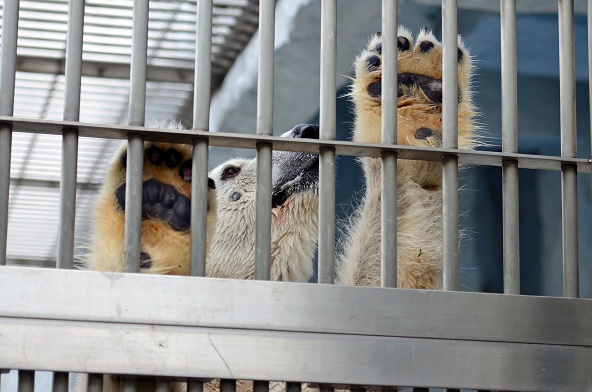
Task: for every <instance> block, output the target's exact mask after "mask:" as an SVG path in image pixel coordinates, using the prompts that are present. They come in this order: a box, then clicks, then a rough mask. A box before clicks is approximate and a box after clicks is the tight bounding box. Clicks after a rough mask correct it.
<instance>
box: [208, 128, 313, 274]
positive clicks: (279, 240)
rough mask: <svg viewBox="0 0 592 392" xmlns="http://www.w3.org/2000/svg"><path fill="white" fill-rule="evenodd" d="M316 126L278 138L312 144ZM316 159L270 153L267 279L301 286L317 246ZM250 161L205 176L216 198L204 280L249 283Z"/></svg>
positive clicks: (252, 189) (252, 163)
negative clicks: (215, 219) (212, 184)
mask: <svg viewBox="0 0 592 392" xmlns="http://www.w3.org/2000/svg"><path fill="white" fill-rule="evenodd" d="M318 135H319V128H318V126H316V125H298V126H296V127H294V128H293V129H292V130H291V131H289V132H287V133H285V134H284V135H282V136H283V137H292V138H309V139H318ZM318 162H319V158H318V155H317V154H308V153H296V152H288V151H274V152H273V155H272V190H271V191H272V206H271V207H272V226H271V230H272V232H271V271H270V277H271V280H277V281H290V282H307V281H308V280H309V279H310V277H311V276H312V274H313V265H312V260H313V258H314V251H315V248H316V243H317V221H318V198H317V196H318V195H317V192H318V179H319V163H318ZM256 172H257V162H256V160H255V159H240V158H239V159H231V160H229V161H227V162H225V163H223V164H221V165H219V166H218V167H216V168H215V169H214V170H212V171H211V172H210V177H211V178H212V179H214V181H215V182H216V191H217V194H218V197H217V199H218V224H217V227H216V235H215V236H214V241H213V243H212V247H211V251H210V253H209V256H208V259H207V262H206V275H208V276H214V277H219V278H234V279H253V277H254V272H255V268H254V267H255V264H254V260H255V220H254V219H255V180H256Z"/></svg>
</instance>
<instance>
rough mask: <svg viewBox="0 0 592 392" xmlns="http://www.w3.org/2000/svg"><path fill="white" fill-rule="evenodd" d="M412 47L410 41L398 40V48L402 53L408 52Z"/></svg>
mask: <svg viewBox="0 0 592 392" xmlns="http://www.w3.org/2000/svg"><path fill="white" fill-rule="evenodd" d="M410 46H411V45H410V43H409V40H408V39H407V38H406V37H399V38H397V47H398V48H399V50H400V51H401V52H406V51H408V50H409V47H410Z"/></svg>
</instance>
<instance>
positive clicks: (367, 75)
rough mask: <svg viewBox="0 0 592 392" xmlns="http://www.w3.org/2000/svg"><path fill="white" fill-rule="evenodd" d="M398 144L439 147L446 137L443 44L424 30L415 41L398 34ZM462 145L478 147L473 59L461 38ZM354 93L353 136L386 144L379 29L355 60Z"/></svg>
mask: <svg viewBox="0 0 592 392" xmlns="http://www.w3.org/2000/svg"><path fill="white" fill-rule="evenodd" d="M397 35H398V38H397V47H398V55H397V96H398V99H397V107H398V112H397V143H398V144H407V145H416V146H431V147H439V146H440V145H441V140H442V136H441V133H442V131H441V130H442V44H441V43H440V42H439V41H438V40H437V39H436V38H435V36H434V35H433V34H432V33H431V32H429V31H427V29H425V28H424V29H422V30H421V31H420V33H419V34H418V36H417V39H416V40H414V39H413V37H412V35H411V33H410V32H409V31H408V30H407V29H405V28H403V27H400V28H399V29H398V32H397ZM457 58H458V121H459V147H460V148H470V147H472V146H473V145H474V129H475V126H474V124H473V118H474V117H475V111H474V107H473V104H472V101H471V91H470V86H471V85H470V79H471V72H472V61H471V57H470V55H469V53H468V51H467V49H466V48H465V46H464V44H463V42H462V41H461V40H460V39H459V42H458V56H457ZM354 66H355V78H354V82H353V84H352V90H351V94H350V95H351V96H352V98H353V101H354V104H355V107H356V111H355V113H356V123H355V131H354V140H355V141H359V142H368V143H380V142H381V114H382V106H381V96H382V85H381V83H382V36H381V34H380V33H377V34H376V35H375V36H374V37H373V38H372V39H371V40H370V43H369V44H368V46H367V47H366V49H364V50H363V51H362V53H360V55H359V56H358V57H357V59H356V61H355V64H354Z"/></svg>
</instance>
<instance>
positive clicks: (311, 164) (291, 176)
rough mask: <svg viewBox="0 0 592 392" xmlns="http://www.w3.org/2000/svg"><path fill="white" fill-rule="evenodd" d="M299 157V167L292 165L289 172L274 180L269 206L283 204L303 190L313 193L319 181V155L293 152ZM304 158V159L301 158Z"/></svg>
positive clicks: (274, 206) (273, 206)
mask: <svg viewBox="0 0 592 392" xmlns="http://www.w3.org/2000/svg"><path fill="white" fill-rule="evenodd" d="M295 155H296V156H297V157H298V158H300V159H298V158H297V159H294V160H290V162H292V163H294V161H296V162H297V161H300V162H301V163H302V165H301V166H299V167H294V169H295V170H293V171H292V172H291V173H286V175H284V176H282V177H281V178H280V179H279V180H276V181H274V184H273V187H272V193H271V208H276V207H280V206H282V205H284V204H285V203H286V202H287V201H288V200H290V199H291V197H292V196H294V195H296V194H300V193H303V192H312V193H313V194H315V193H316V192H317V189H318V182H319V157H318V155H313V154H300V153H299V154H295ZM302 158H304V159H302Z"/></svg>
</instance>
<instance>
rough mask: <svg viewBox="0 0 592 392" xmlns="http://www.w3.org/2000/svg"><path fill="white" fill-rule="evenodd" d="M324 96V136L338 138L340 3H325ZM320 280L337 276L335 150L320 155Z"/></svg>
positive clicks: (323, 12) (322, 68)
mask: <svg viewBox="0 0 592 392" xmlns="http://www.w3.org/2000/svg"><path fill="white" fill-rule="evenodd" d="M320 57H321V75H320V76H321V96H320V113H319V115H320V119H319V122H320V124H319V125H320V127H319V128H320V136H319V138H320V139H322V140H334V139H335V134H336V114H335V113H336V102H335V86H336V76H335V67H336V66H335V64H336V62H335V61H336V60H335V58H336V57H337V4H336V1H335V0H326V1H323V2H322V3H321V53H320ZM318 261H319V263H318V265H319V266H318V282H319V283H333V282H334V279H335V277H334V275H335V149H333V148H321V149H320V154H319V245H318Z"/></svg>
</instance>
